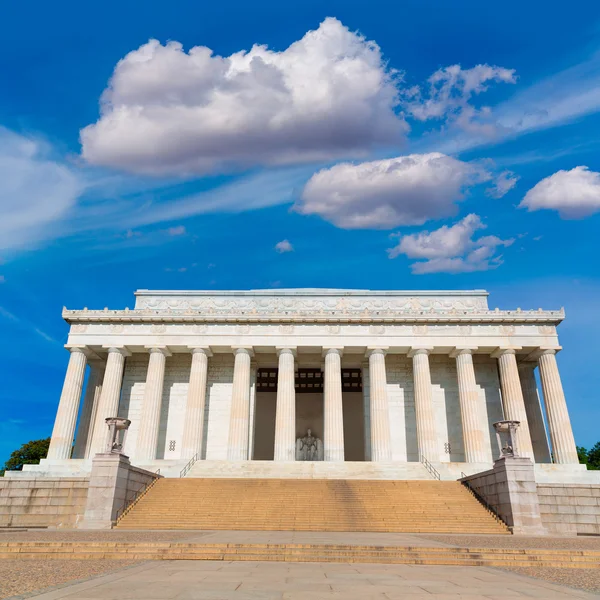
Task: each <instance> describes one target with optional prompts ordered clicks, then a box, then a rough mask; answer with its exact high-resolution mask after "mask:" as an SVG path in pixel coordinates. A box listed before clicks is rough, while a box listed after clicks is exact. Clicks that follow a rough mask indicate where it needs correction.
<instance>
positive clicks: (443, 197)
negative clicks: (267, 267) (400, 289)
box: [295, 152, 492, 229]
mask: <svg viewBox="0 0 600 600" xmlns="http://www.w3.org/2000/svg"><path fill="white" fill-rule="evenodd" d="M490 179H492V174H491V173H490V172H489V171H488V170H486V169H485V168H483V167H482V166H480V165H477V164H475V163H467V162H463V161H460V160H458V159H455V158H452V157H450V156H446V155H444V154H440V153H437V152H434V153H431V154H410V155H408V156H399V157H397V158H390V159H386V160H376V161H372V162H365V163H361V164H350V163H341V164H337V165H335V166H333V167H331V168H330V169H323V170H321V171H319V172H318V173H315V174H314V175H313V176H312V177H311V178H310V180H309V181H308V183H307V184H306V186H305V187H304V190H303V191H302V194H301V197H300V199H299V200H298V201H297V203H296V206H295V208H296V210H297V211H298V212H300V213H302V214H305V215H312V214H317V215H320V216H321V217H322V218H323V219H325V220H327V221H330V222H331V223H333V224H334V225H337V226H338V227H342V228H344V229H367V228H372V229H391V228H393V227H398V226H400V225H422V224H423V223H425V222H426V221H428V220H429V219H439V218H442V217H447V216H450V215H453V214H455V212H456V204H455V203H456V202H457V201H460V200H461V199H462V198H463V197H464V192H465V190H466V189H467V188H469V187H470V186H473V185H476V184H477V183H481V182H484V181H489V180H490Z"/></svg>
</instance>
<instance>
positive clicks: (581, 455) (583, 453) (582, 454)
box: [577, 446, 588, 465]
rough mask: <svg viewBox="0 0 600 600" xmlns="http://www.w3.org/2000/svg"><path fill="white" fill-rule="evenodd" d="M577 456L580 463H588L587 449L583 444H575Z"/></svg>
mask: <svg viewBox="0 0 600 600" xmlns="http://www.w3.org/2000/svg"><path fill="white" fill-rule="evenodd" d="M577 458H578V459H579V463H580V464H582V465H587V464H588V451H587V450H586V449H585V448H584V447H583V446H577Z"/></svg>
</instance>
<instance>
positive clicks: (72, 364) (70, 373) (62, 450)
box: [48, 348, 87, 459]
mask: <svg viewBox="0 0 600 600" xmlns="http://www.w3.org/2000/svg"><path fill="white" fill-rule="evenodd" d="M70 351H71V356H70V357H69V366H68V367H67V374H66V376H65V382H64V384H63V388H62V393H61V395H60V401H59V403H58V411H57V412H56V419H55V421H54V429H53V430H52V437H51V438H50V448H49V449H48V458H51V459H64V458H71V448H72V446H73V438H74V437H75V425H76V423H77V413H78V412H79V401H80V399H81V390H82V388H83V378H84V376H85V366H86V364H87V358H86V356H85V354H84V352H83V350H82V349H81V348H71V349H70Z"/></svg>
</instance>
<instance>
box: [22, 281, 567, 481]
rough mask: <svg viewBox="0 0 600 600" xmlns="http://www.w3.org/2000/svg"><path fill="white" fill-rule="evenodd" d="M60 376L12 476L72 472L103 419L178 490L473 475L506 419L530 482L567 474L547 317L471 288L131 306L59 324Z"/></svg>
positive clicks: (554, 348) (163, 299)
mask: <svg viewBox="0 0 600 600" xmlns="http://www.w3.org/2000/svg"><path fill="white" fill-rule="evenodd" d="M63 317H64V319H65V320H66V322H67V323H68V324H69V325H70V331H69V337H68V343H67V344H66V348H67V349H68V351H69V354H70V356H69V360H68V366H67V368H66V375H65V382H64V386H63V389H62V394H61V396H60V402H59V404H58V410H57V414H56V420H55V424H54V429H53V431H52V438H51V444H50V450H49V453H48V457H47V459H45V460H43V461H42V463H41V464H40V465H31V466H28V467H26V469H25V471H33V472H41V473H45V474H52V475H61V474H63V475H67V474H85V473H89V471H90V469H91V463H92V457H93V456H94V455H95V454H96V453H98V452H104V451H105V450H106V446H107V439H108V437H107V435H108V429H107V426H106V423H105V419H107V418H109V417H123V418H126V419H128V420H130V421H131V424H130V426H129V429H128V430H127V432H126V435H125V439H124V448H123V451H124V454H126V455H127V456H129V457H130V460H131V462H132V464H133V465H136V466H139V467H143V468H145V469H148V470H156V469H157V468H160V469H161V474H163V475H165V476H166V477H179V475H180V471H181V469H182V468H184V467H185V466H186V465H187V464H189V463H190V461H192V462H194V466H193V468H192V474H195V475H196V476H199V477H202V476H207V477H208V476H210V477H219V476H224V474H230V476H236V477H237V476H242V477H243V476H252V477H256V476H265V477H270V476H271V477H286V476H294V477H311V476H315V477H316V476H318V477H336V476H338V477H346V478H352V477H355V478H369V477H370V478H382V479H386V478H387V479H394V478H397V479H402V478H407V479H408V478H411V477H412V476H413V475H414V474H415V473H417V472H418V471H419V469H423V468H424V464H425V463H430V464H432V465H434V466H435V468H436V469H437V470H438V471H439V473H441V476H442V478H446V479H457V478H459V477H460V476H461V473H466V474H471V473H476V472H480V471H483V470H485V469H487V468H491V466H492V463H493V461H494V460H495V459H497V458H498V455H499V453H500V448H499V447H498V443H497V440H496V434H495V432H494V428H493V423H495V422H497V421H501V420H503V419H507V420H516V421H519V422H520V426H519V428H518V430H517V434H516V435H517V438H516V446H517V448H516V449H517V451H518V453H519V454H520V455H521V456H525V457H529V458H531V459H532V460H533V461H534V462H535V463H536V464H535V469H536V477H538V476H539V477H540V478H541V479H543V478H544V476H549V475H548V474H549V473H554V474H555V475H556V473H560V472H561V469H562V470H563V471H564V472H566V471H567V469H568V470H569V472H574V471H577V470H578V469H579V466H578V459H577V451H576V447H575V442H574V439H573V432H572V429H571V423H570V420H569V413H568V410H567V404H566V401H565V396H564V393H563V388H562V385H561V378H560V372H559V367H558V364H557V354H558V352H559V351H560V349H561V346H560V344H559V340H558V336H557V332H556V327H557V325H559V324H560V322H561V321H562V320H563V318H564V313H563V311H562V310H543V309H541V308H540V309H536V310H521V309H520V308H515V309H514V310H499V309H497V308H495V309H490V308H489V307H488V294H487V292H485V291H482V290H473V291H368V290H338V289H282V290H251V291H149V290H139V291H137V292H136V293H135V307H134V308H133V309H129V308H124V309H119V310H112V309H108V308H105V309H103V310H89V309H87V308H83V309H81V310H68V309H65V310H64V311H63Z"/></svg>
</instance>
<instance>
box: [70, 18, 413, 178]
mask: <svg viewBox="0 0 600 600" xmlns="http://www.w3.org/2000/svg"><path fill="white" fill-rule="evenodd" d="M397 80H398V77H397V74H396V73H395V72H393V71H391V70H389V69H388V68H387V66H386V64H385V62H384V61H383V60H382V56H381V52H380V49H379V47H378V46H377V44H376V43H375V42H372V41H368V40H366V39H365V38H364V37H362V36H360V35H359V34H357V33H353V32H351V31H349V30H348V29H347V28H346V27H344V26H343V25H342V24H341V23H340V22H339V21H338V20H337V19H333V18H327V19H325V20H324V21H323V22H322V23H321V25H320V26H319V28H318V29H317V30H315V31H309V32H308V33H306V34H305V36H304V37H303V38H302V39H301V40H299V41H297V42H295V43H293V44H292V45H291V46H290V47H289V48H287V49H286V50H283V51H281V52H276V51H273V50H269V49H268V48H267V47H266V46H259V45H255V46H253V47H252V49H251V50H249V51H240V52H237V53H235V54H232V55H231V56H229V57H221V56H215V55H213V53H212V51H211V50H210V49H209V48H206V47H203V46H196V47H194V48H192V49H190V51H189V52H187V53H186V52H185V51H184V50H183V48H182V45H181V44H180V43H178V42H169V43H167V44H166V45H165V46H163V45H161V44H160V42H158V41H157V40H150V41H149V42H148V43H147V44H144V45H143V46H141V47H140V48H138V49H137V50H135V51H133V52H130V53H129V54H128V55H127V56H125V58H123V59H122V60H121V61H119V63H118V64H117V66H116V67H115V70H114V73H113V76H112V78H111V80H110V84H109V87H108V88H107V89H106V90H105V92H104V94H103V96H102V101H101V117H100V119H99V121H98V122H97V123H95V124H93V125H89V126H88V127H86V128H84V129H83V130H82V131H81V142H82V152H83V156H84V158H85V159H87V160H88V161H89V162H90V163H93V164H97V165H104V166H109V167H115V168H118V169H125V170H129V171H133V172H137V173H145V174H151V175H157V174H177V175H179V174H190V173H194V174H203V173H207V172H213V171H223V170H230V169H232V168H240V167H241V168H244V167H248V166H252V165H283V164H293V163H299V162H310V161H316V160H323V159H325V160H329V159H334V158H340V157H349V156H362V155H363V154H364V153H365V152H366V151H368V150H369V149H370V148H372V147H373V146H377V145H380V144H387V143H398V142H400V141H402V139H403V134H404V133H405V131H406V130H407V125H406V123H405V122H404V120H403V119H402V118H401V117H399V116H398V115H396V114H395V112H394V109H395V107H396V106H397V105H398V90H397Z"/></svg>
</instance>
